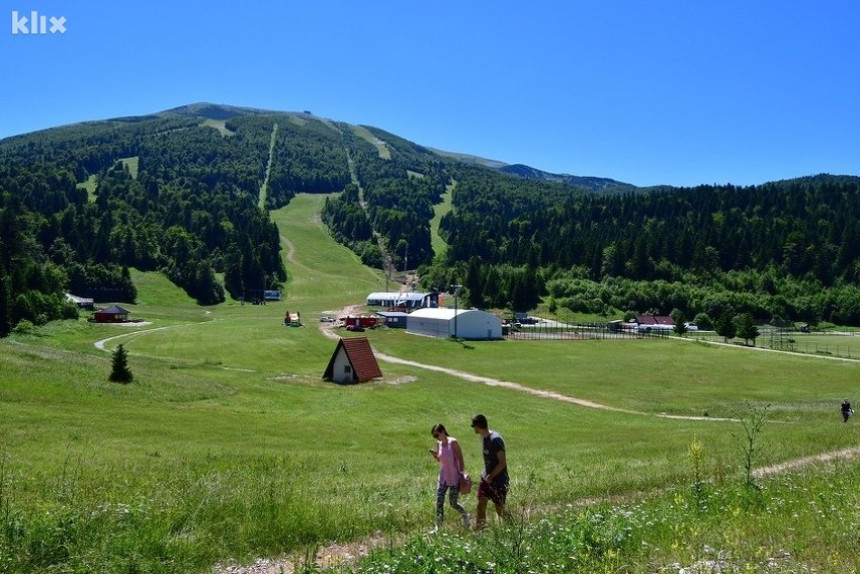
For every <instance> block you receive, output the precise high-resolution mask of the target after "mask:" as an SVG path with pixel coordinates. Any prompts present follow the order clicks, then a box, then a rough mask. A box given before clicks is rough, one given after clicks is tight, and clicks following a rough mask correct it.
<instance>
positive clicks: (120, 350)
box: [108, 345, 134, 383]
mask: <svg viewBox="0 0 860 574" xmlns="http://www.w3.org/2000/svg"><path fill="white" fill-rule="evenodd" d="M133 379H134V375H132V374H131V371H130V370H129V368H128V353H126V351H125V348H124V347H123V346H122V345H119V346H118V347H117V348H116V351H114V354H113V369H112V370H111V374H110V377H108V380H109V381H110V382H112V383H130V382H131V381H132V380H133Z"/></svg>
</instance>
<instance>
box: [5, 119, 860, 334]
mask: <svg viewBox="0 0 860 574" xmlns="http://www.w3.org/2000/svg"><path fill="white" fill-rule="evenodd" d="M513 167H516V169H509V170H504V169H497V168H490V167H486V166H484V165H481V164H480V163H477V162H475V161H472V160H469V161H467V160H464V159H460V158H458V157H457V156H456V155H455V154H447V153H438V152H436V151H433V150H431V149H429V148H425V147H422V146H420V145H418V144H415V143H413V142H410V141H407V140H405V139H403V138H400V137H398V136H397V135H395V134H392V133H390V132H386V131H384V130H381V129H378V128H375V127H372V126H356V125H351V124H347V123H344V122H337V121H331V120H325V119H322V118H318V117H316V116H312V115H310V114H307V113H304V114H299V113H282V112H267V111H260V110H248V109H243V108H235V107H229V106H213V105H192V106H184V107H182V108H177V109H175V110H169V111H167V112H162V113H159V114H153V115H149V116H141V117H129V118H117V119H113V120H107V121H98V122H85V123H81V124H75V125H70V126H64V127H59V128H54V129H49V130H43V131H40V132H34V133H32V134H25V135H21V136H15V137H11V138H7V139H4V140H2V141H0V336H5V335H6V334H8V333H9V332H10V331H11V330H12V329H13V328H15V327H16V326H17V325H19V324H22V322H24V323H23V324H24V325H26V324H28V323H31V324H42V323H45V322H47V321H50V320H54V319H61V318H71V317H76V316H77V309H76V308H75V307H73V306H71V305H69V304H67V303H66V302H65V298H64V293H65V292H71V293H74V294H75V295H78V296H82V297H92V298H94V299H95V300H96V301H97V302H102V301H105V302H106V301H116V302H134V300H135V297H136V291H135V286H134V285H133V283H132V281H131V279H130V273H129V269H130V268H137V269H142V270H157V271H160V272H162V273H164V274H165V275H166V276H167V277H168V278H169V279H170V280H171V281H173V282H174V283H175V284H176V285H178V286H180V287H181V288H183V289H184V290H185V291H186V292H187V293H188V294H189V295H190V296H191V297H193V298H194V299H195V300H196V301H197V302H198V303H199V304H201V305H210V304H217V303H220V302H222V301H224V300H225V299H226V298H227V297H231V298H233V299H237V300H238V299H243V298H244V299H246V300H254V299H258V298H260V297H261V296H262V290H263V289H267V288H278V287H279V286H282V285H284V283H285V282H286V281H288V277H287V274H286V271H285V268H284V265H283V262H282V258H281V253H280V250H281V247H280V234H279V230H278V229H277V226H276V225H275V224H274V223H273V222H272V221H271V219H270V217H269V214H268V210H269V209H277V208H279V207H282V206H284V205H286V204H287V203H289V201H290V200H291V198H292V197H294V196H295V195H296V194H297V193H332V192H335V193H334V195H332V196H331V197H329V198H327V200H326V202H325V206H324V208H323V212H322V219H323V222H324V223H325V224H326V225H327V226H328V228H329V230H330V232H331V234H332V236H333V237H334V238H335V239H336V240H337V241H339V242H341V243H343V244H344V245H347V246H348V247H349V248H351V249H352V250H353V251H355V252H356V253H357V254H358V255H359V256H360V257H361V259H362V261H363V262H364V263H366V264H368V265H371V266H376V267H380V268H382V267H383V266H384V265H385V264H386V263H387V264H389V265H391V266H393V267H394V268H396V269H407V268H408V269H418V271H419V276H420V277H421V282H422V288H425V289H430V288H434V287H435V288H439V289H445V288H446V287H447V286H449V285H452V284H461V285H462V286H463V290H462V297H463V299H464V302H465V303H466V304H468V305H471V306H475V307H480V308H492V309H499V310H506V311H513V310H517V311H523V310H531V309H534V308H536V307H537V306H539V305H543V306H545V308H546V309H547V310H548V311H549V312H551V313H558V314H564V313H566V312H570V313H586V314H592V315H600V316H605V317H610V316H612V317H617V316H621V315H624V316H629V315H632V314H639V313H655V314H668V313H672V312H674V313H682V314H684V316H686V317H689V318H693V317H695V318H696V320H697V321H699V322H701V323H702V324H709V323H710V324H713V323H715V322H719V321H721V320H723V319H724V318H725V317H726V316H735V315H739V314H749V315H751V316H752V317H754V318H755V320H756V321H758V322H760V323H761V322H777V321H804V322H809V323H817V322H822V321H828V322H832V323H836V324H842V325H855V326H860V289H858V287H857V285H858V281H860V178H858V177H853V176H831V175H824V174H822V175H817V176H810V177H804V178H799V179H793V180H785V181H778V182H768V183H764V184H762V185H758V186H749V187H737V186H733V185H722V186H717V185H702V186H698V187H694V188H672V187H659V188H636V187H633V186H630V185H627V184H620V183H618V182H615V181H614V180H609V179H605V178H577V177H574V176H553V175H552V174H546V173H544V172H539V170H534V169H532V168H528V167H527V166H513ZM506 171H511V172H513V173H506ZM446 190H451V194H452V195H451V198H452V209H451V210H450V212H448V213H447V214H446V215H445V216H444V217H443V218H442V220H441V223H440V229H439V234H440V236H441V237H442V238H443V239H444V241H445V242H446V244H447V248H446V250H445V251H444V252H443V253H439V254H434V252H433V248H432V246H431V230H430V221H431V219H432V218H433V214H434V206H435V205H437V204H438V203H440V202H441V201H442V200H443V197H444V196H445V193H446Z"/></svg>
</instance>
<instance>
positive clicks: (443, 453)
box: [436, 437, 460, 486]
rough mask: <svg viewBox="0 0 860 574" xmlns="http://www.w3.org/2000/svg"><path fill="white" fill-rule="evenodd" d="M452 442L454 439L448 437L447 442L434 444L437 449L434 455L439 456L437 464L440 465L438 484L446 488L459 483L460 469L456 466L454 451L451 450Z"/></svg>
mask: <svg viewBox="0 0 860 574" xmlns="http://www.w3.org/2000/svg"><path fill="white" fill-rule="evenodd" d="M454 440H455V439H454V438H452V437H448V442H446V443H443V442H442V441H437V443H436V444H437V446H438V447H439V450H438V451H437V453H436V454H437V455H438V456H439V463H440V465H441V467H440V468H439V484H444V485H447V486H454V485H455V484H459V483H460V467H459V466H458V464H457V458H456V456H455V455H454V449H453V448H451V443H452V442H454Z"/></svg>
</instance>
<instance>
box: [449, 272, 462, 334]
mask: <svg viewBox="0 0 860 574" xmlns="http://www.w3.org/2000/svg"><path fill="white" fill-rule="evenodd" d="M462 288H463V286H462V285H457V284H452V285H449V286H448V294H449V295H453V296H454V338H455V339H456V338H457V315H458V314H459V313H458V311H459V309H458V303H459V299H460V290H461V289H462Z"/></svg>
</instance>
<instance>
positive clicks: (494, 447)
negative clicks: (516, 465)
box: [482, 431, 508, 485]
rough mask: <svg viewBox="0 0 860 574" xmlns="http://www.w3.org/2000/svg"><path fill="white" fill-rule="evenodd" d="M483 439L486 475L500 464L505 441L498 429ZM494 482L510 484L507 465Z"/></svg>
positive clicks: (496, 483) (495, 483)
mask: <svg viewBox="0 0 860 574" xmlns="http://www.w3.org/2000/svg"><path fill="white" fill-rule="evenodd" d="M482 441H483V447H484V476H487V475H489V474H490V473H491V472H493V469H494V468H496V466H498V464H499V452H503V451H504V450H505V441H504V440H503V439H502V436H501V435H500V434H499V433H497V432H496V431H492V432H490V436H488V437H486V438H484V439H482ZM493 484H494V485H502V484H508V467H507V466H505V469H504V470H503V471H502V472H500V473H499V475H498V476H496V478H494V479H493Z"/></svg>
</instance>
